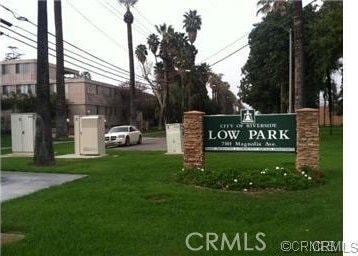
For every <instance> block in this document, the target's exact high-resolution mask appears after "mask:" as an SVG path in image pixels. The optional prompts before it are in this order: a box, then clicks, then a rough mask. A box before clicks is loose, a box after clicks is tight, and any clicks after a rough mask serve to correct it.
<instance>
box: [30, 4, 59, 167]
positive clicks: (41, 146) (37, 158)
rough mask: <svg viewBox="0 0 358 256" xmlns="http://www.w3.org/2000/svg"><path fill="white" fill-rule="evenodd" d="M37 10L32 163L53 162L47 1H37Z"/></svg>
mask: <svg viewBox="0 0 358 256" xmlns="http://www.w3.org/2000/svg"><path fill="white" fill-rule="evenodd" d="M37 6H38V12H37V24H38V27H37V84H36V93H37V104H36V109H37V110H36V112H37V118H36V136H35V150H34V163H35V164H37V165H51V164H54V162H55V158H54V151H53V145H52V129H51V114H50V83H49V64H48V35H47V1H46V0H39V1H38V5H37Z"/></svg>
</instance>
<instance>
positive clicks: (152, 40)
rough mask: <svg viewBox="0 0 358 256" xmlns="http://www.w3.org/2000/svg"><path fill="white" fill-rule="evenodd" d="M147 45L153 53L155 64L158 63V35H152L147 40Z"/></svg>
mask: <svg viewBox="0 0 358 256" xmlns="http://www.w3.org/2000/svg"><path fill="white" fill-rule="evenodd" d="M147 44H148V46H149V50H150V51H151V52H152V53H153V55H154V58H155V62H157V51H158V47H159V45H160V42H159V37H158V36H157V35H156V34H154V33H153V34H150V35H149V36H148V38H147Z"/></svg>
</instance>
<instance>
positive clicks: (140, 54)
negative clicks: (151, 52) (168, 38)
mask: <svg viewBox="0 0 358 256" xmlns="http://www.w3.org/2000/svg"><path fill="white" fill-rule="evenodd" d="M135 55H136V56H137V59H138V60H139V62H140V63H142V65H144V62H145V61H146V59H147V55H148V51H147V47H146V46H145V45H144V44H140V45H138V46H137V48H136V50H135Z"/></svg>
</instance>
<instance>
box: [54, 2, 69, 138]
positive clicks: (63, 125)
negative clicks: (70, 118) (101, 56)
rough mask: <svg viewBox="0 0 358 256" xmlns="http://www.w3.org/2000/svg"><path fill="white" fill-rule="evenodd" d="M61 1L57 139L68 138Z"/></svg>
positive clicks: (57, 17)
mask: <svg viewBox="0 0 358 256" xmlns="http://www.w3.org/2000/svg"><path fill="white" fill-rule="evenodd" d="M61 9H62V8H61V0H54V11H55V29H56V137H57V138H64V137H68V129H67V120H66V119H67V106H66V96H65V79H64V60H63V34H62V10H61Z"/></svg>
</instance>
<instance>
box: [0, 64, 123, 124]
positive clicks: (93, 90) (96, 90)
mask: <svg viewBox="0 0 358 256" xmlns="http://www.w3.org/2000/svg"><path fill="white" fill-rule="evenodd" d="M0 64H1V75H0V87H1V90H0V95H1V97H2V98H4V97H10V95H11V94H13V93H15V94H34V95H36V81H37V61H36V59H27V60H12V61H2V62H0ZM49 78H50V92H52V93H53V92H56V65H54V64H49ZM65 92H66V101H67V104H68V118H69V120H70V124H69V125H70V126H72V125H73V116H74V115H95V114H100V115H104V116H105V119H106V126H107V127H110V126H113V125H118V124H120V123H121V96H120V90H119V88H118V87H117V86H114V85H111V84H106V83H101V82H97V81H94V80H90V79H85V78H79V71H77V70H74V69H70V68H65ZM1 115H2V119H3V120H7V119H9V117H6V116H4V115H7V116H8V115H9V113H7V112H6V111H2V113H1Z"/></svg>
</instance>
